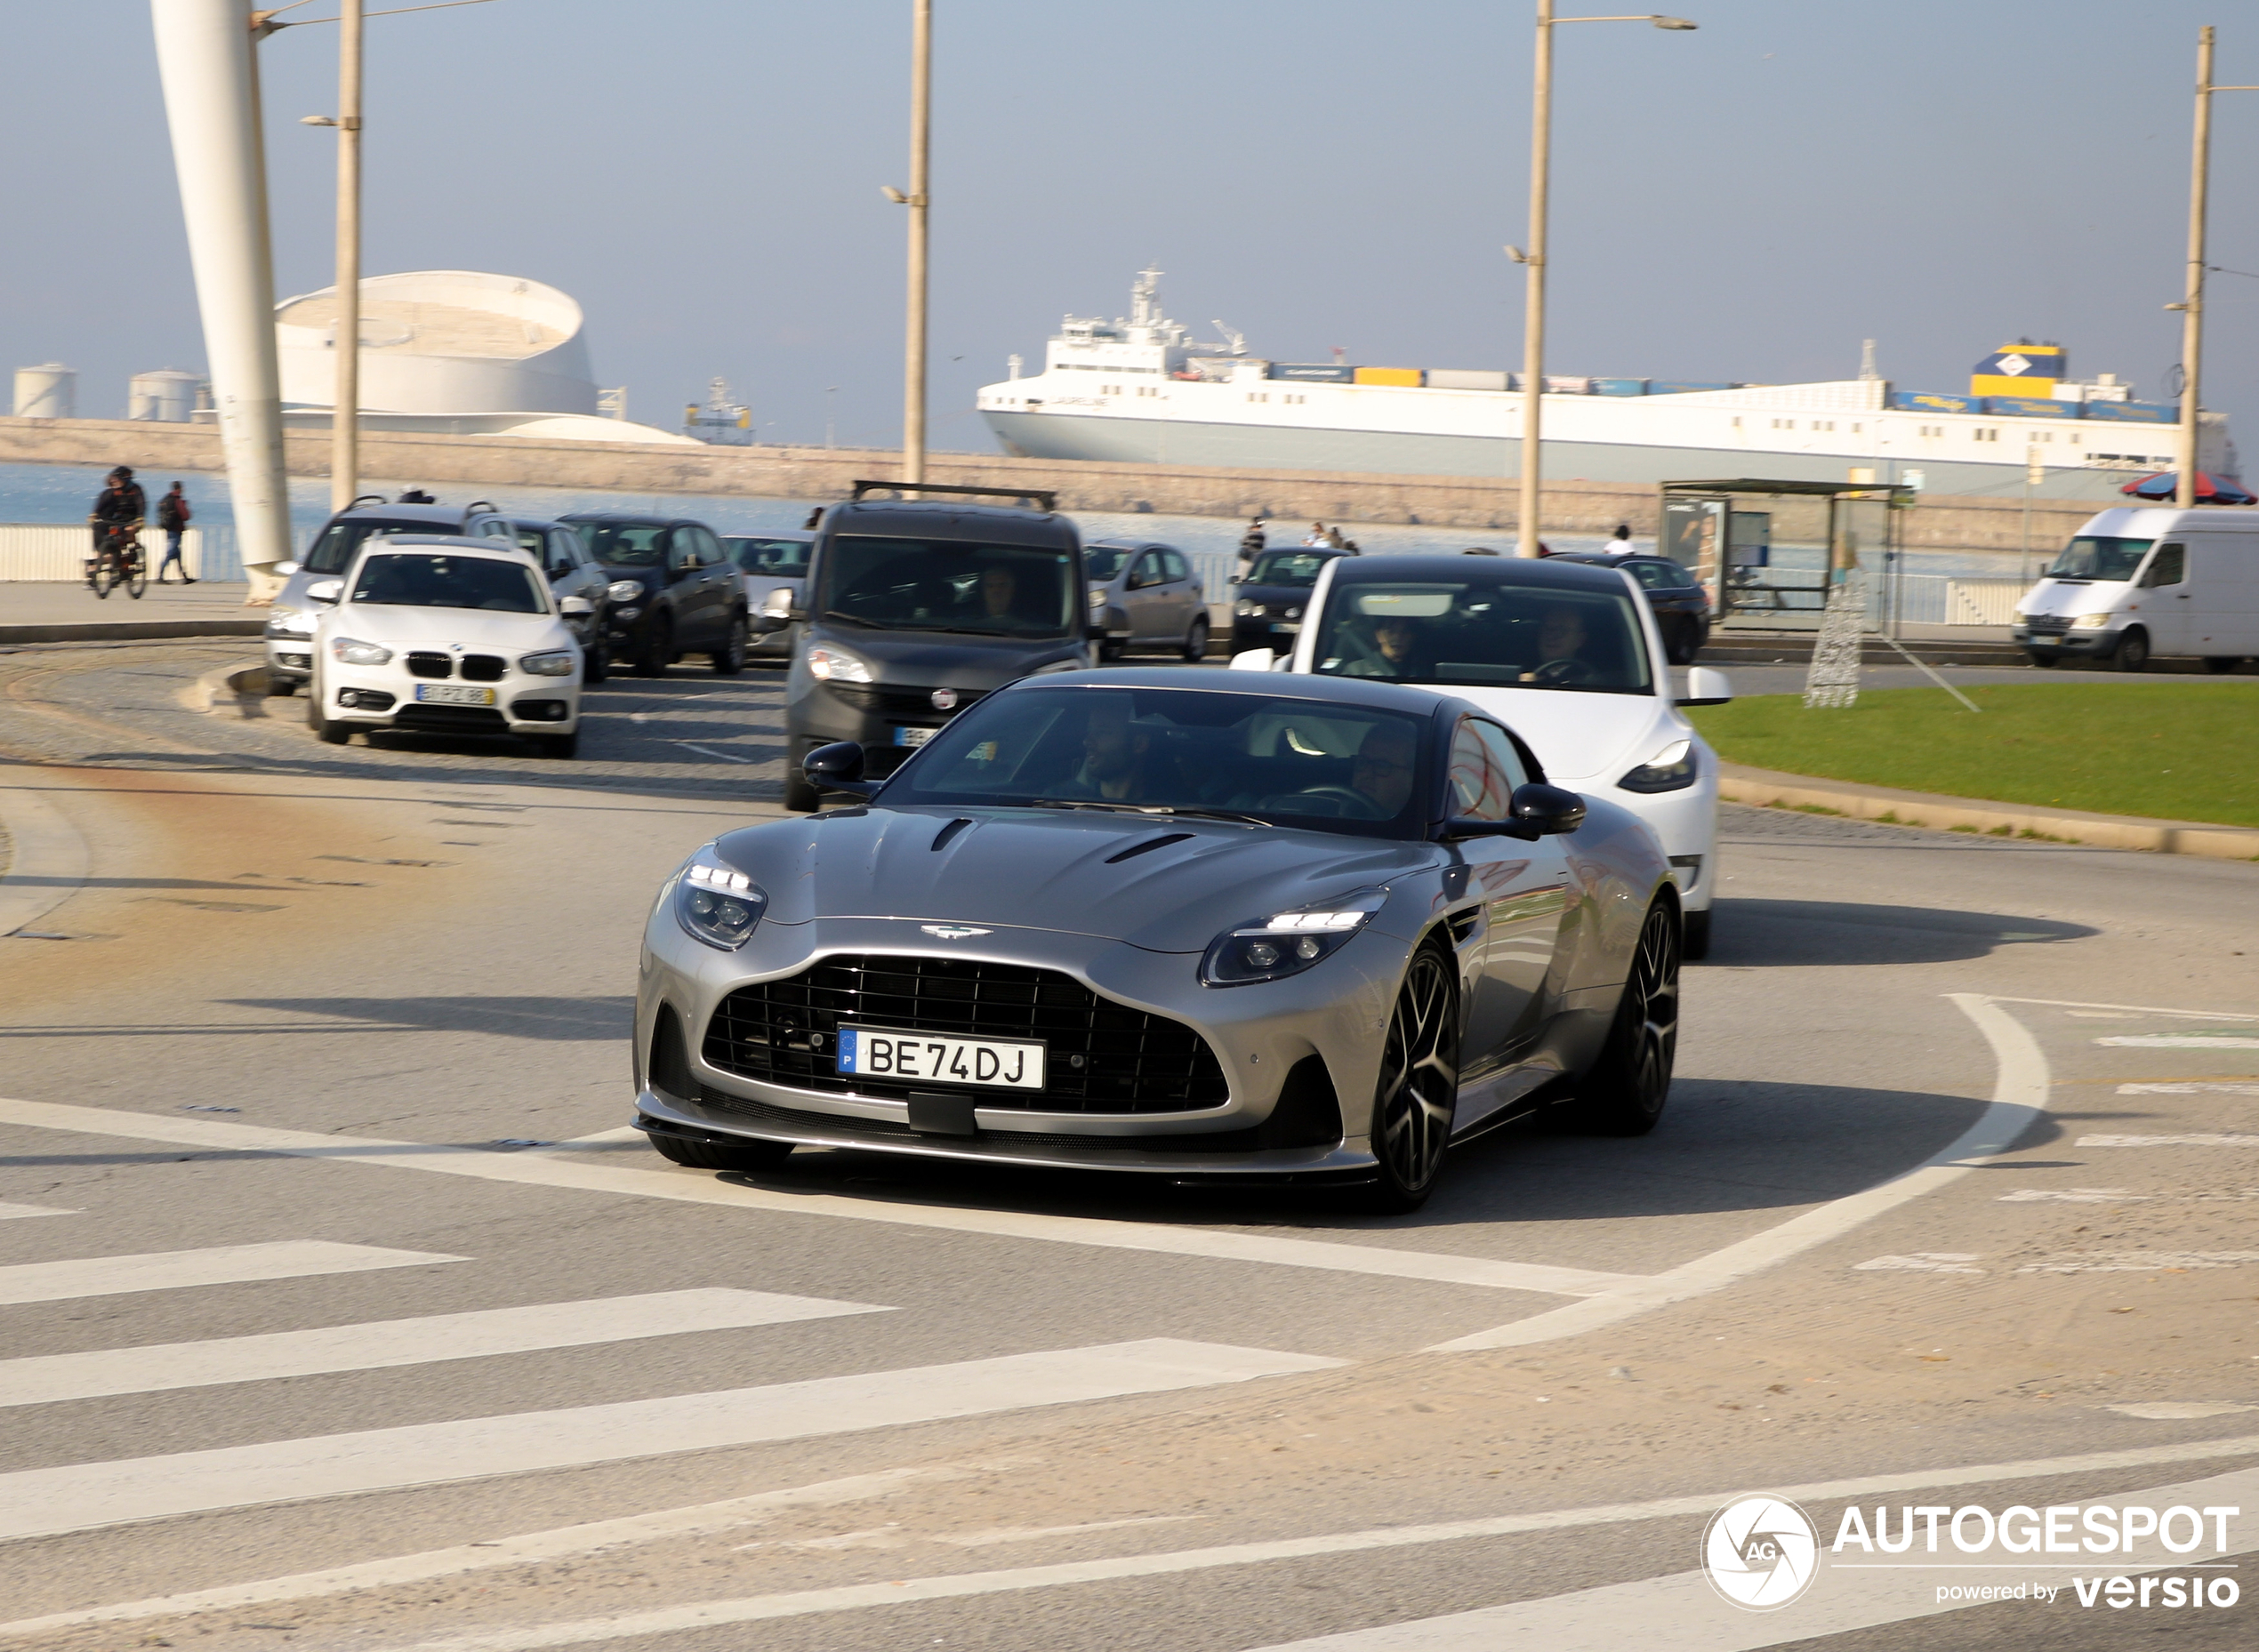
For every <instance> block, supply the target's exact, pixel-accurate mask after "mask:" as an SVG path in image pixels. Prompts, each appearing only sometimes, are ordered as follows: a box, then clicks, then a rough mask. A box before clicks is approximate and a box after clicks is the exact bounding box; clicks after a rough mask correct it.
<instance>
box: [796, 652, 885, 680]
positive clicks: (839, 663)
mask: <svg viewBox="0 0 2259 1652" xmlns="http://www.w3.org/2000/svg"><path fill="white" fill-rule="evenodd" d="M808 675H809V676H811V677H813V678H815V679H816V681H817V682H819V683H867V682H869V681H871V680H872V678H871V668H870V667H869V666H867V665H865V664H864V663H863V662H862V661H860V660H858V659H856V657H855V656H854V655H853V654H848V653H847V652H845V651H844V650H842V649H839V648H811V649H809V650H808Z"/></svg>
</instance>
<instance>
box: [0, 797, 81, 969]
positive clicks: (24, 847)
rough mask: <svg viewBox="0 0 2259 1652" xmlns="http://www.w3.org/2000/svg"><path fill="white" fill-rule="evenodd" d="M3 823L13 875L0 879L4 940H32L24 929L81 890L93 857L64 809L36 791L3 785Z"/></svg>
mask: <svg viewBox="0 0 2259 1652" xmlns="http://www.w3.org/2000/svg"><path fill="white" fill-rule="evenodd" d="M0 823H4V824H5V825H6V827H7V829H8V841H9V848H10V856H9V861H8V875H7V876H6V877H5V878H0V940H4V939H8V938H10V937H14V936H21V938H23V939H25V940H28V941H44V940H52V939H57V938H58V937H55V936H50V935H40V934H31V935H24V934H22V932H23V930H24V929H25V928H26V927H27V926H29V925H31V924H33V923H36V922H37V921H38V920H39V919H40V918H44V917H45V916H46V915H47V914H48V913H50V912H52V911H53V910H55V909H56V908H57V907H59V906H60V905H61V904H62V903H63V902H66V901H68V900H69V899H70V897H71V896H73V895H75V894H77V893H78V891H79V889H80V888H81V886H84V883H85V881H86V875H87V872H88V871H89V870H91V868H92V863H93V862H92V857H91V855H90V854H89V853H88V851H87V847H86V839H85V838H83V837H81V836H80V835H79V832H78V828H76V826H74V825H72V824H71V823H70V821H69V819H68V817H67V816H66V815H65V814H63V812H62V811H61V810H60V809H59V808H57V807H56V806H54V805H53V804H52V803H50V802H48V801H47V799H46V798H43V797H41V796H39V795H38V794H37V793H36V792H31V791H26V790H23V789H22V788H21V787H20V786H7V785H0Z"/></svg>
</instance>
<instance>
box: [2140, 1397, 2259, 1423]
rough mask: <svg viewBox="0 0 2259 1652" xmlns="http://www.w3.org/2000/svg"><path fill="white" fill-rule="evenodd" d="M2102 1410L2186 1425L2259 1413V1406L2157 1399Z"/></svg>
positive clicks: (2145, 1420) (2199, 1400) (2149, 1420)
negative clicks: (2232, 1414)
mask: <svg viewBox="0 0 2259 1652" xmlns="http://www.w3.org/2000/svg"><path fill="white" fill-rule="evenodd" d="M2102 1409H2103V1410H2105V1411H2115V1412H2118V1414H2119V1415H2124V1416H2136V1417H2140V1418H2141V1419H2142V1421H2143V1422H2145V1423H2186V1422H2191V1421H2193V1420H2194V1419H2196V1418H2198V1417H2207V1416H2225V1415H2228V1414H2229V1413H2230V1412H2231V1411H2259V1406H2239V1405H2232V1404H2229V1403H2226V1402H2223V1401H2211V1400H2203V1399H2155V1400H2150V1401H2149V1402H2148V1403H2146V1404H2141V1405H2128V1406H2104V1407H2102Z"/></svg>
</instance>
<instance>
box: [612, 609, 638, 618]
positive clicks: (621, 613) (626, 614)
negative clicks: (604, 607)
mask: <svg viewBox="0 0 2259 1652" xmlns="http://www.w3.org/2000/svg"><path fill="white" fill-rule="evenodd" d="M642 612H643V610H642V609H640V608H615V609H613V610H612V617H613V618H614V619H615V620H632V619H633V618H635V616H636V615H637V614H639V613H642Z"/></svg>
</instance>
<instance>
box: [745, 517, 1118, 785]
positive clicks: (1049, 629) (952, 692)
mask: <svg viewBox="0 0 2259 1652" xmlns="http://www.w3.org/2000/svg"><path fill="white" fill-rule="evenodd" d="M874 486H877V487H891V486H893V485H892V484H876V485H873V484H867V483H858V484H857V485H856V497H855V498H854V499H852V500H850V501H848V502H846V503H844V504H839V505H833V506H832V507H831V508H830V509H827V510H825V511H824V517H823V520H822V522H821V524H820V525H818V526H817V528H816V543H815V547H814V549H813V551H812V553H811V555H810V557H809V560H808V582H807V584H806V586H805V587H804V588H803V590H804V595H803V597H802V598H801V602H802V605H801V606H800V607H796V608H794V609H793V610H792V613H791V616H790V617H791V619H792V638H791V642H790V647H791V650H792V665H791V670H790V674H789V676H788V677H787V678H786V687H785V712H784V727H785V734H786V766H785V778H784V803H785V806H786V807H788V808H793V809H813V808H815V807H816V806H817V804H818V802H819V801H820V798H819V796H818V794H817V791H816V787H815V786H814V785H813V784H811V783H810V782H809V781H808V778H807V776H806V774H805V773H804V771H803V770H802V768H801V764H802V761H803V760H804V759H805V758H807V756H808V753H809V752H810V751H811V750H815V749H816V747H818V746H824V745H830V744H832V742H835V741H842V740H852V741H855V742H857V743H858V744H860V745H861V746H862V747H863V750H864V774H866V775H868V776H870V777H871V778H873V779H877V778H881V777H883V776H885V775H888V774H892V773H893V772H894V771H895V769H896V767H897V766H899V765H900V764H901V762H902V760H903V759H904V758H906V757H908V756H909V755H910V753H911V752H912V751H914V750H917V748H918V747H920V746H921V745H923V744H925V742H927V740H929V738H930V737H931V736H932V734H933V732H934V731H935V730H936V729H937V728H939V727H940V726H942V725H943V724H944V723H945V722H947V721H948V720H949V718H951V717H952V716H953V715H954V714H955V713H956V712H957V711H959V710H962V709H963V708H964V707H966V706H969V705H970V704H971V703H972V702H974V701H976V700H977V699H979V698H980V697H981V696H982V695H984V694H988V693H990V692H991V691H993V690H994V689H998V688H1001V687H1003V686H1005V685H1006V684H1007V683H1010V682H1015V681H1017V679H1019V678H1023V677H1028V676H1032V675H1033V674H1035V673H1038V672H1044V671H1068V670H1077V669H1079V668H1081V667H1086V666H1088V665H1089V664H1090V663H1091V655H1090V639H1089V630H1090V625H1089V618H1088V609H1089V597H1088V596H1087V595H1086V593H1085V589H1084V585H1083V578H1082V541H1081V538H1080V537H1079V536H1078V535H1077V534H1076V533H1075V531H1074V524H1073V522H1072V521H1070V520H1068V519H1067V518H1066V517H1063V516H1060V515H1059V514H1057V511H1055V510H1054V509H1051V505H1052V500H1051V497H1050V496H1049V494H1037V493H1012V494H1008V495H1007V496H1008V497H1013V498H1021V499H1033V500H1034V501H1036V505H1037V508H1036V509H1015V508H1011V507H1007V506H1000V505H983V504H972V503H959V502H957V501H956V500H955V499H953V498H941V499H932V498H928V499H914V500H913V499H893V500H888V499H869V498H865V497H864V493H865V491H866V490H868V489H870V488H872V487H874ZM920 491H922V492H924V493H929V494H930V493H940V494H953V493H969V494H980V493H988V494H994V493H1000V492H1002V491H1003V490H999V489H993V488H962V489H953V488H942V487H937V486H932V485H929V486H927V487H925V488H924V489H922V490H920Z"/></svg>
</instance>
